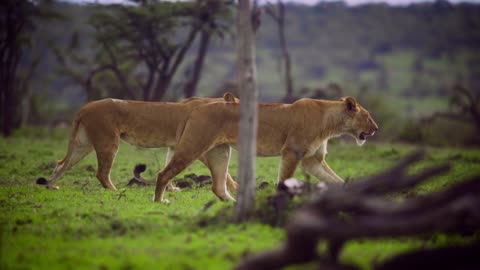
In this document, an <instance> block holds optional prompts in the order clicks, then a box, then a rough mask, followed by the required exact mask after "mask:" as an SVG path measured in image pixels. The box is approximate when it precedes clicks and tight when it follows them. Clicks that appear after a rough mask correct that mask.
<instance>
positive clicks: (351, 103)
mask: <svg viewBox="0 0 480 270" xmlns="http://www.w3.org/2000/svg"><path fill="white" fill-rule="evenodd" d="M340 100H341V101H345V104H346V105H347V110H348V111H351V112H356V111H357V110H358V109H357V101H355V99H354V98H353V97H343V98H341V99H340Z"/></svg>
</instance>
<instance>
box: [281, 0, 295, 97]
mask: <svg viewBox="0 0 480 270" xmlns="http://www.w3.org/2000/svg"><path fill="white" fill-rule="evenodd" d="M278 13H279V14H278V15H279V16H278V36H279V38H280V46H281V48H282V54H283V60H284V61H285V88H286V92H287V93H286V96H285V100H286V101H288V102H291V101H292V99H293V79H292V67H291V60H290V53H289V52H288V49H287V41H286V39H285V5H284V4H283V3H282V1H280V0H279V1H278Z"/></svg>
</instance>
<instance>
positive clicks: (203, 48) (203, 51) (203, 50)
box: [183, 30, 210, 98]
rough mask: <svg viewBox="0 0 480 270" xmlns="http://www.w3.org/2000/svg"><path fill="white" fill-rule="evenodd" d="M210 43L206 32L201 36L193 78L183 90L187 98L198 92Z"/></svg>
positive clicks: (208, 34)
mask: <svg viewBox="0 0 480 270" xmlns="http://www.w3.org/2000/svg"><path fill="white" fill-rule="evenodd" d="M209 43H210V33H209V32H208V31H205V30H204V31H202V34H201V35H200V45H199V47H198V54H197V59H195V63H194V64H193V74H192V78H191V79H190V80H189V81H188V82H187V83H186V84H185V88H184V90H183V93H184V94H185V97H186V98H189V97H192V96H194V95H195V92H196V91H197V85H198V82H199V81H200V74H201V73H202V68H203V62H205V55H207V51H208V44H209Z"/></svg>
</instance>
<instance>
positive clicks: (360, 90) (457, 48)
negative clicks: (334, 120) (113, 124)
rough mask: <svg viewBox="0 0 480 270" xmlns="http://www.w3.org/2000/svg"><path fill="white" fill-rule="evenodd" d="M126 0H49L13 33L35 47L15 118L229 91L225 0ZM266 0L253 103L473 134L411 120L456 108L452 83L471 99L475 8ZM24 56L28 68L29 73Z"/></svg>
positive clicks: (448, 139)
mask: <svg viewBox="0 0 480 270" xmlns="http://www.w3.org/2000/svg"><path fill="white" fill-rule="evenodd" d="M7 2H8V1H7ZM14 2H17V1H14ZM19 3H20V2H19ZM25 3H29V5H30V6H33V7H39V6H40V5H39V3H42V2H41V1H40V2H37V1H34V2H32V1H30V2H26V1H25ZM129 3H130V4H129V5H96V4H79V3H72V2H52V3H51V4H50V6H51V8H52V10H54V11H55V12H57V13H59V14H61V15H62V17H64V18H67V19H65V20H63V21H49V20H41V19H40V18H38V17H35V16H33V17H32V19H31V25H32V27H33V26H34V28H35V29H36V31H31V30H29V31H26V32H25V33H28V35H30V36H31V40H32V41H35V44H36V45H35V46H31V47H28V46H20V47H19V48H22V52H23V53H22V55H23V58H21V59H23V60H20V61H19V63H20V64H19V65H18V73H17V75H19V74H24V75H28V74H31V75H29V76H27V77H30V79H29V80H20V81H22V82H23V83H25V84H26V86H27V87H26V88H27V89H31V91H30V92H29V94H25V95H23V94H19V97H21V98H19V99H18V106H17V110H18V112H19V113H17V114H16V116H15V117H16V118H17V120H16V122H17V123H18V124H17V125H19V124H20V123H26V124H39V125H44V124H49V123H52V122H54V121H56V120H58V119H59V118H62V119H64V120H68V119H70V118H71V116H72V115H73V113H74V112H75V111H76V110H77V109H78V108H79V107H80V106H81V105H82V104H84V103H85V102H86V101H87V100H93V99H99V98H106V97H116V98H130V99H141V100H178V99H180V98H183V97H189V96H192V95H196V96H214V95H218V94H219V93H220V92H221V91H229V90H234V88H235V86H234V85H232V84H229V83H228V82H232V81H234V78H235V63H234V59H235V49H234V46H235V45H234V37H233V35H232V34H231V32H232V27H233V12H232V8H233V6H232V4H233V3H231V2H225V1H220V0H218V1H214V0H201V1H200V0H199V1H194V2H180V3H172V2H163V1H154V0H150V1H130V2H129ZM277 4H278V3H276V2H273V3H272V5H269V6H268V5H267V6H266V7H265V6H264V8H266V9H267V10H269V8H270V11H269V13H271V14H273V15H274V16H268V13H267V16H264V17H263V20H262V24H261V26H260V27H259V28H258V29H257V34H256V47H257V53H256V54H257V57H256V63H257V68H258V89H259V98H260V101H281V100H284V98H285V96H290V98H289V100H295V99H296V98H301V97H316V98H338V96H340V95H352V96H356V97H357V98H358V99H359V100H360V102H361V103H362V104H363V105H364V106H365V107H366V108H368V109H369V110H370V111H371V113H372V114H373V115H374V116H375V117H376V118H378V119H379V121H378V122H380V123H381V125H382V127H384V128H382V129H381V130H382V132H380V133H378V136H375V139H380V140H398V139H401V140H407V141H414V142H427V143H433V144H452V143H453V144H465V143H467V144H470V143H479V142H478V141H479V140H478V138H476V137H478V136H476V128H475V125H474V124H473V122H472V121H459V120H458V119H452V118H446V119H445V118H444V119H438V120H436V121H428V122H424V121H423V122H422V121H421V120H422V119H424V118H426V117H430V116H432V115H434V114H436V113H437V112H447V111H450V110H457V111H460V109H458V108H456V109H455V108H453V107H454V106H453V103H452V102H449V100H450V97H451V96H452V95H454V92H455V91H456V90H455V87H457V86H461V87H462V88H464V89H466V90H467V91H468V92H470V93H471V95H472V96H473V97H477V96H479V91H480V90H479V89H480V79H479V78H480V52H479V51H478V48H480V31H479V30H480V5H478V4H473V3H461V4H451V3H449V2H447V1H443V0H440V1H436V2H433V3H419V4H411V5H407V6H389V5H387V4H366V5H360V6H353V7H350V6H347V5H346V4H344V3H343V2H319V3H318V4H316V5H312V6H305V5H299V4H292V3H285V4H283V5H282V6H283V8H279V6H278V5H277ZM1 5H2V8H3V7H4V6H5V4H3V3H2V4H1ZM26 10H28V9H26ZM281 10H283V11H281ZM2 12H3V10H2ZM280 13H281V14H283V15H282V16H283V19H282V25H283V26H282V27H279V20H278V18H279V16H280ZM2 18H5V16H3V17H2ZM2 28H4V27H3V26H2ZM5 29H6V28H5ZM28 29H30V28H28ZM281 29H283V30H282V31H283V35H284V37H283V39H284V41H281V40H282V37H281V36H280V38H279V34H280V33H281V31H280V30H281ZM3 32H5V31H2V33H3ZM2 42H3V40H2ZM282 44H283V45H282ZM286 45H288V46H286ZM286 48H287V49H288V56H289V58H290V68H291V72H290V73H291V74H290V76H288V75H287V76H286V72H287V70H288V68H287V65H286V63H287V62H286V60H285V59H286V58H285V49H286ZM207 52H208V54H207ZM38 55H41V57H40V58H39V57H38ZM36 59H37V60H36ZM29 63H37V64H36V65H33V66H36V67H37V68H36V69H30V70H31V72H29V67H32V65H30V64H29ZM286 77H291V78H290V80H291V81H292V83H291V86H289V83H288V80H286ZM293 81H294V82H295V83H294V84H293ZM223 85H226V86H227V87H226V88H225V87H224V88H221V87H222V86H223ZM332 86H335V87H332ZM3 89H4V88H2V91H3ZM286 89H290V90H286ZM2 93H3V92H2ZM2 95H3V94H2ZM2 98H3V96H2ZM474 102H475V103H476V104H477V103H478V102H477V101H476V100H475V101H474ZM12 104H13V103H12ZM475 106H478V105H475ZM457 107H458V106H457ZM4 109H5V107H4V106H3V105H2V110H4ZM20 112H21V113H20ZM3 115H4V114H3V113H2V118H4V116H3ZM9 119H13V118H9ZM469 119H473V118H469ZM2 121H3V120H2ZM452 127H455V128H452ZM458 130H461V131H462V132H453V131H458Z"/></svg>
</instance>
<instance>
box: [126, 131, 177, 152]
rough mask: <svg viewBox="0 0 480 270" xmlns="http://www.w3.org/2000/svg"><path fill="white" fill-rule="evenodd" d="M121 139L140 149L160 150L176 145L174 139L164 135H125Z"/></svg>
mask: <svg viewBox="0 0 480 270" xmlns="http://www.w3.org/2000/svg"><path fill="white" fill-rule="evenodd" d="M120 138H121V139H122V140H123V141H125V142H127V143H129V144H131V145H135V146H138V147H145V148H159V147H166V146H173V145H174V143H175V138H174V137H173V138H168V137H165V136H162V135H157V136H145V135H138V134H128V133H123V134H121V135H120Z"/></svg>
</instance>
